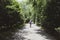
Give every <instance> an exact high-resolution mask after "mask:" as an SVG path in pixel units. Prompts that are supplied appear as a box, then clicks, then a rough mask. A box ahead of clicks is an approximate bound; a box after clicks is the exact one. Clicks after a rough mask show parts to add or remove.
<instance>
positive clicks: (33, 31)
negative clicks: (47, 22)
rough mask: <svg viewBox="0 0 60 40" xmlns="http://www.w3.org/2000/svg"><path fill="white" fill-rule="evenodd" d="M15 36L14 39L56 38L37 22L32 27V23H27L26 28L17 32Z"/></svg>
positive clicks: (47, 39) (43, 39)
mask: <svg viewBox="0 0 60 40" xmlns="http://www.w3.org/2000/svg"><path fill="white" fill-rule="evenodd" d="M13 37H14V40H54V39H53V38H52V37H51V36H49V35H48V34H47V33H45V32H44V31H43V30H42V29H41V27H38V26H36V25H35V24H32V26H31V28H30V24H26V25H25V28H24V29H22V30H19V31H18V32H16V33H15V35H14V36H13Z"/></svg>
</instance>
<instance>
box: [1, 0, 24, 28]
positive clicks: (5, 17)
mask: <svg viewBox="0 0 60 40" xmlns="http://www.w3.org/2000/svg"><path fill="white" fill-rule="evenodd" d="M13 1H14V0H0V4H1V5H0V29H2V28H15V27H16V28H18V26H19V25H22V24H23V23H24V20H23V18H22V15H21V14H20V8H19V5H18V3H17V2H13ZM19 27H20V26H19Z"/></svg>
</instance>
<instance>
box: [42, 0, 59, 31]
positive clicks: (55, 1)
mask: <svg viewBox="0 0 60 40" xmlns="http://www.w3.org/2000/svg"><path fill="white" fill-rule="evenodd" d="M59 2H60V1H59V0H50V1H48V0H47V7H46V10H45V13H44V14H43V15H44V16H46V18H45V20H44V22H42V26H43V27H44V28H45V29H46V31H50V32H51V31H53V30H55V28H58V27H59V26H60V6H59V5H60V3H59Z"/></svg>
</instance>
